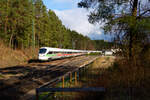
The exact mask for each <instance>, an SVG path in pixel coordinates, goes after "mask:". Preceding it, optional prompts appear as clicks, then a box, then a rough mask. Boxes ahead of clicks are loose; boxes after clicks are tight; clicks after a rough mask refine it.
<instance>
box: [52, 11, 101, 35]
mask: <svg viewBox="0 0 150 100" xmlns="http://www.w3.org/2000/svg"><path fill="white" fill-rule="evenodd" d="M54 11H55V13H56V15H57V16H58V17H59V18H60V19H61V20H62V23H63V24H64V25H65V26H66V27H68V28H70V29H71V30H75V31H77V32H79V33H81V34H83V35H87V36H91V34H93V33H94V34H99V35H100V34H102V32H101V31H100V30H99V25H93V24H90V23H89V22H88V16H87V15H88V11H87V10H86V9H81V8H75V9H69V10H61V11H60V10H54Z"/></svg>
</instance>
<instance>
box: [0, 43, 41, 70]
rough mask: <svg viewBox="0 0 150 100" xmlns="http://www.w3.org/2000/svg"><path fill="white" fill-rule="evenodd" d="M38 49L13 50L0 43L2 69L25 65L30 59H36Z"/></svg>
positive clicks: (0, 65) (0, 66)
mask: <svg viewBox="0 0 150 100" xmlns="http://www.w3.org/2000/svg"><path fill="white" fill-rule="evenodd" d="M37 52H38V49H34V50H33V49H32V48H29V49H24V50H13V49H11V48H8V47H6V46H5V45H4V44H3V43H2V42H0V68H4V67H11V66H16V65H20V64H25V63H27V61H28V60H29V59H33V58H36V56H37Z"/></svg>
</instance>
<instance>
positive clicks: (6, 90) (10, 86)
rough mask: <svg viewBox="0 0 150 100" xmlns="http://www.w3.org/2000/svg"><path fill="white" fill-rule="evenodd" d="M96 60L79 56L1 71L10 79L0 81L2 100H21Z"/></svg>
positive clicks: (0, 71)
mask: <svg viewBox="0 0 150 100" xmlns="http://www.w3.org/2000/svg"><path fill="white" fill-rule="evenodd" d="M94 58H95V57H94V56H78V57H72V58H65V59H61V60H55V61H51V62H43V63H31V64H27V65H24V66H15V67H10V68H3V69H0V73H1V74H2V75H4V76H5V75H6V76H7V75H8V74H9V77H8V78H4V79H0V100H20V98H21V97H22V96H23V95H25V94H26V93H27V92H29V91H30V90H32V89H35V88H37V87H39V86H41V85H43V84H44V83H46V82H48V81H50V80H52V79H55V78H57V77H60V76H62V75H64V74H65V73H67V72H69V71H72V70H74V69H76V68H78V67H79V66H80V65H82V64H83V63H84V62H86V61H88V60H91V59H94ZM11 74H12V76H11Z"/></svg>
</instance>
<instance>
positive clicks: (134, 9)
mask: <svg viewBox="0 0 150 100" xmlns="http://www.w3.org/2000/svg"><path fill="white" fill-rule="evenodd" d="M137 6H138V0H134V1H133V7H132V16H133V17H135V18H136V16H137ZM135 24H136V22H135ZM135 24H134V25H135ZM132 48H133V32H132V30H131V31H130V39H129V59H130V60H131V58H132V56H133V52H132Z"/></svg>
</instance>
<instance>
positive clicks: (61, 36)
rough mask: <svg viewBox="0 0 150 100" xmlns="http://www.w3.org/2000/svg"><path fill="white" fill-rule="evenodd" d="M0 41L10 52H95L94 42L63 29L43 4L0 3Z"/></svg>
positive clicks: (35, 0) (1, 0)
mask: <svg viewBox="0 0 150 100" xmlns="http://www.w3.org/2000/svg"><path fill="white" fill-rule="evenodd" d="M0 11H1V12H0V19H1V20H0V39H1V41H3V43H5V44H6V45H7V46H9V47H10V48H13V49H16V48H29V47H41V46H49V47H57V48H70V49H83V50H86V49H91V50H94V49H95V48H96V45H95V44H96V43H95V41H92V40H91V39H90V38H89V37H87V36H83V35H82V34H81V33H78V32H76V31H74V30H70V29H68V28H66V27H65V26H64V25H63V24H62V22H61V20H60V19H59V18H58V17H57V15H56V14H55V12H54V11H52V10H48V9H47V8H46V6H45V5H44V4H43V2H42V0H0Z"/></svg>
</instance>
